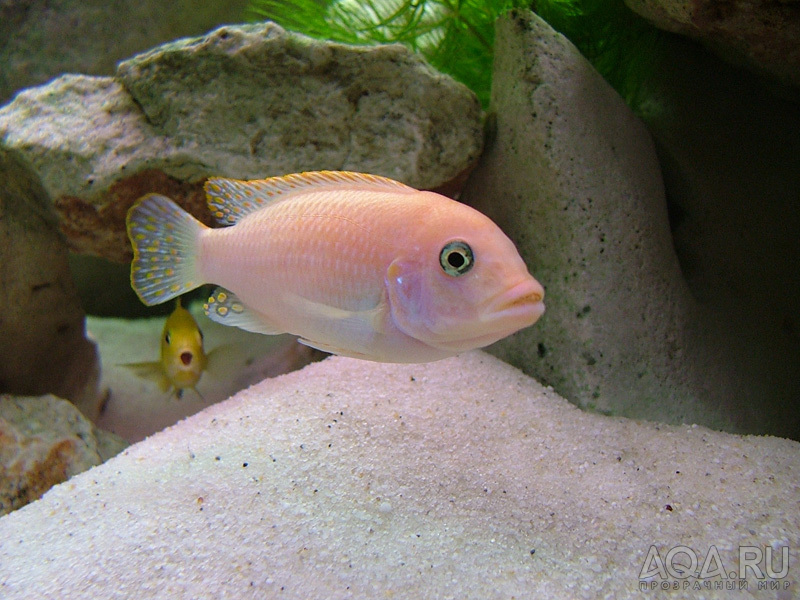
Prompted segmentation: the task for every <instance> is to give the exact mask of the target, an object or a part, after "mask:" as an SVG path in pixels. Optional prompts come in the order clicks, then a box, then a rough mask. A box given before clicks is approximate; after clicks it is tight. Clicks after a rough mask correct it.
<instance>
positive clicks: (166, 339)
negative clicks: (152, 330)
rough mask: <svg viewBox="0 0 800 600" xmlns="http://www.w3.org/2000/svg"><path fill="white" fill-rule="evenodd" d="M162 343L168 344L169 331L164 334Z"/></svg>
mask: <svg viewBox="0 0 800 600" xmlns="http://www.w3.org/2000/svg"><path fill="white" fill-rule="evenodd" d="M164 341H165V342H166V343H167V344H169V331H168V332H167V333H166V335H165V336H164Z"/></svg>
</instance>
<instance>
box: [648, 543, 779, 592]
mask: <svg viewBox="0 0 800 600" xmlns="http://www.w3.org/2000/svg"><path fill="white" fill-rule="evenodd" d="M778 553H779V556H778V555H777V554H778ZM701 559H702V564H701ZM738 562H739V565H738V569H731V570H728V569H726V568H725V565H724V564H723V562H722V557H721V556H720V554H719V551H718V550H717V547H716V546H711V547H710V548H709V550H708V553H707V554H706V555H705V557H698V555H697V553H696V552H695V551H694V550H693V549H692V548H689V547H688V546H675V547H674V548H671V549H670V550H669V551H668V552H667V553H666V555H665V556H664V557H663V558H662V557H661V554H660V553H659V551H658V548H656V547H655V546H650V549H649V550H648V552H647V557H646V558H645V560H644V564H643V565H642V570H641V571H640V572H639V589H640V590H641V591H647V590H655V589H662V590H669V589H676V590H677V589H690V588H692V589H725V590H733V589H750V586H751V582H752V580H755V581H754V582H753V583H755V587H757V588H758V589H770V590H773V589H774V590H777V589H786V588H788V587H789V585H790V582H789V581H783V580H784V579H785V578H786V576H787V575H788V574H789V546H779V547H778V548H776V549H773V548H772V546H766V547H765V548H764V549H762V548H761V547H759V546H739V561H738ZM762 563H763V568H762ZM776 564H777V566H778V567H779V570H776ZM690 578H694V579H695V581H693V582H691V581H689V579H690Z"/></svg>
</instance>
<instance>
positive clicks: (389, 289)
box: [127, 171, 544, 363]
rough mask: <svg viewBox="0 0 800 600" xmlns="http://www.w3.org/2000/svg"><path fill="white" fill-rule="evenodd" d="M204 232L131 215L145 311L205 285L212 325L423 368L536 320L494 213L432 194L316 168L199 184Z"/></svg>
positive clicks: (523, 271)
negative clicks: (210, 222)
mask: <svg viewBox="0 0 800 600" xmlns="http://www.w3.org/2000/svg"><path fill="white" fill-rule="evenodd" d="M205 190H206V194H207V195H208V204H209V207H210V208H211V212H212V214H213V215H214V216H215V217H216V218H217V219H218V220H219V221H220V222H221V223H222V224H224V225H230V227H224V228H220V229H210V228H208V227H206V226H205V225H203V224H201V223H200V222H199V221H197V220H196V219H195V218H194V217H192V216H191V215H189V214H188V213H186V212H185V211H183V210H182V209H181V208H180V207H178V206H177V205H176V204H175V203H174V202H172V200H170V199H169V198H166V197H164V196H159V195H155V194H151V195H148V196H145V197H144V198H142V199H140V200H139V201H137V202H136V204H134V206H133V207H132V208H131V209H130V211H129V212H128V219H127V225H128V235H129V237H130V239H131V242H132V243H133V251H134V259H133V263H132V265H131V285H132V286H133V289H134V290H135V291H136V293H137V294H138V295H139V298H141V300H142V302H144V303H145V304H148V305H152V304H159V303H161V302H166V301H167V300H169V299H171V298H174V297H175V296H178V295H180V294H182V293H184V292H187V291H189V290H191V289H194V288H196V287H198V286H200V285H202V284H204V283H215V284H217V285H219V286H222V287H221V288H218V289H217V290H216V291H215V292H214V294H213V295H212V296H211V297H210V298H209V300H208V303H207V304H206V306H205V310H206V314H207V315H208V317H209V318H211V319H212V320H214V321H217V322H219V323H222V324H225V325H235V326H237V327H241V328H242V329H246V330H248V331H256V332H260V333H265V334H277V333H286V332H288V333H291V334H294V335H297V336H299V337H300V341H301V342H302V343H304V344H307V345H309V346H312V347H314V348H319V349H320V350H324V351H326V352H332V353H334V354H340V355H343V356H351V357H356V358H362V359H367V360H374V361H382V362H408V363H415V362H428V361H434V360H439V359H442V358H446V357H448V356H453V355H455V354H458V353H460V352H464V351H466V350H471V349H474V348H480V347H483V346H486V345H488V344H491V343H492V342H495V341H497V340H499V339H501V338H503V337H506V336H507V335H510V334H512V333H514V332H515V331H517V330H519V329H521V328H523V327H528V326H529V325H532V324H533V323H534V322H535V321H536V320H537V319H538V318H539V317H540V316H541V314H542V313H543V312H544V303H543V302H542V298H543V297H544V290H543V289H542V286H541V285H540V284H539V283H538V282H537V281H536V280H535V279H534V278H533V277H531V275H530V274H529V273H528V269H527V267H526V266H525V263H524V262H523V260H522V258H520V256H519V253H518V252H517V250H516V248H515V247H514V244H513V243H512V242H511V240H509V239H508V238H507V237H506V236H505V235H504V234H503V232H502V231H501V230H500V229H499V228H498V227H497V225H495V224H494V223H493V222H492V221H491V220H490V219H489V218H488V217H486V216H484V215H483V214H481V213H479V212H477V211H476V210H473V209H472V208H469V207H468V206H465V205H463V204H460V203H458V202H456V201H454V200H450V199H449V198H445V197H444V196H440V195H439V194H435V193H433V192H423V191H418V190H415V189H414V188H411V187H408V186H406V185H404V184H402V183H399V182H397V181H393V180H391V179H386V178H384V177H377V176H374V175H365V174H361V173H349V172H336V171H320V172H309V173H300V174H294V175H286V176H284V177H273V178H270V179H264V180H255V181H238V180H235V179H224V178H218V177H214V178H211V179H209V180H208V181H207V182H206V185H205Z"/></svg>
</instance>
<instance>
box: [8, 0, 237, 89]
mask: <svg viewBox="0 0 800 600" xmlns="http://www.w3.org/2000/svg"><path fill="white" fill-rule="evenodd" d="M247 4H248V2H247V0H230V1H227V2H206V1H205V0H178V1H177V2H169V3H164V2H159V1H157V0H156V1H154V2H151V1H149V0H116V1H115V2H106V1H105V0H50V1H48V2H42V1H41V0H14V1H12V2H7V1H6V2H0V40H3V43H2V44H0V64H2V65H3V69H2V70H0V104H3V103H4V102H6V101H7V100H8V99H9V98H10V97H11V96H12V94H13V93H14V92H15V91H17V90H21V89H23V88H26V87H30V86H34V85H41V84H43V83H45V82H46V81H48V80H50V79H52V78H53V77H57V76H59V75H61V74H62V73H86V74H88V75H111V74H112V73H113V72H114V69H115V68H116V63H117V61H120V60H122V59H124V58H128V57H129V56H131V55H133V54H135V53H137V52H142V51H143V50H147V49H148V48H152V47H153V46H155V45H156V44H160V43H163V42H166V41H169V40H173V39H175V38H178V37H182V36H187V35H199V34H201V33H203V32H204V31H207V30H209V29H210V28H212V27H216V26H217V25H220V24H222V23H236V22H238V21H240V20H241V15H242V13H243V12H244V8H245V6H246V5H247Z"/></svg>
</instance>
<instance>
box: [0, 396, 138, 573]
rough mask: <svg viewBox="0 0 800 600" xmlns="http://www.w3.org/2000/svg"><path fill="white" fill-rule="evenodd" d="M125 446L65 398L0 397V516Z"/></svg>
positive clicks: (32, 499) (97, 463) (34, 498)
mask: <svg viewBox="0 0 800 600" xmlns="http://www.w3.org/2000/svg"><path fill="white" fill-rule="evenodd" d="M126 445H127V444H125V442H123V441H122V440H121V439H120V438H118V437H116V436H114V435H112V434H109V433H106V432H104V431H101V430H99V429H96V428H95V427H94V426H93V425H92V423H91V422H90V421H88V420H87V419H86V417H84V416H83V415H82V414H81V413H80V411H78V410H77V409H76V408H75V406H74V405H73V404H72V403H70V402H67V401H66V400H62V399H61V398H57V397H55V396H53V395H47V396H35V397H22V396H10V395H7V394H3V395H0V515H4V514H6V513H9V512H11V511H12V510H16V509H18V508H20V507H22V506H24V505H25V504H27V503H29V502H32V501H34V500H36V499H38V498H39V497H41V495H42V494H44V493H45V492H46V491H47V490H49V489H50V488H51V487H53V486H54V485H56V484H58V483H61V482H63V481H66V480H67V479H69V478H70V477H72V476H73V475H76V474H78V473H81V472H82V471H85V470H86V469H88V468H90V467H93V466H95V465H99V464H100V463H101V462H103V461H104V460H107V459H108V458H111V457H112V456H114V455H115V454H117V453H118V452H119V451H121V450H122V449H123V448H124V447H125V446H126ZM0 585H1V584H0Z"/></svg>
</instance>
